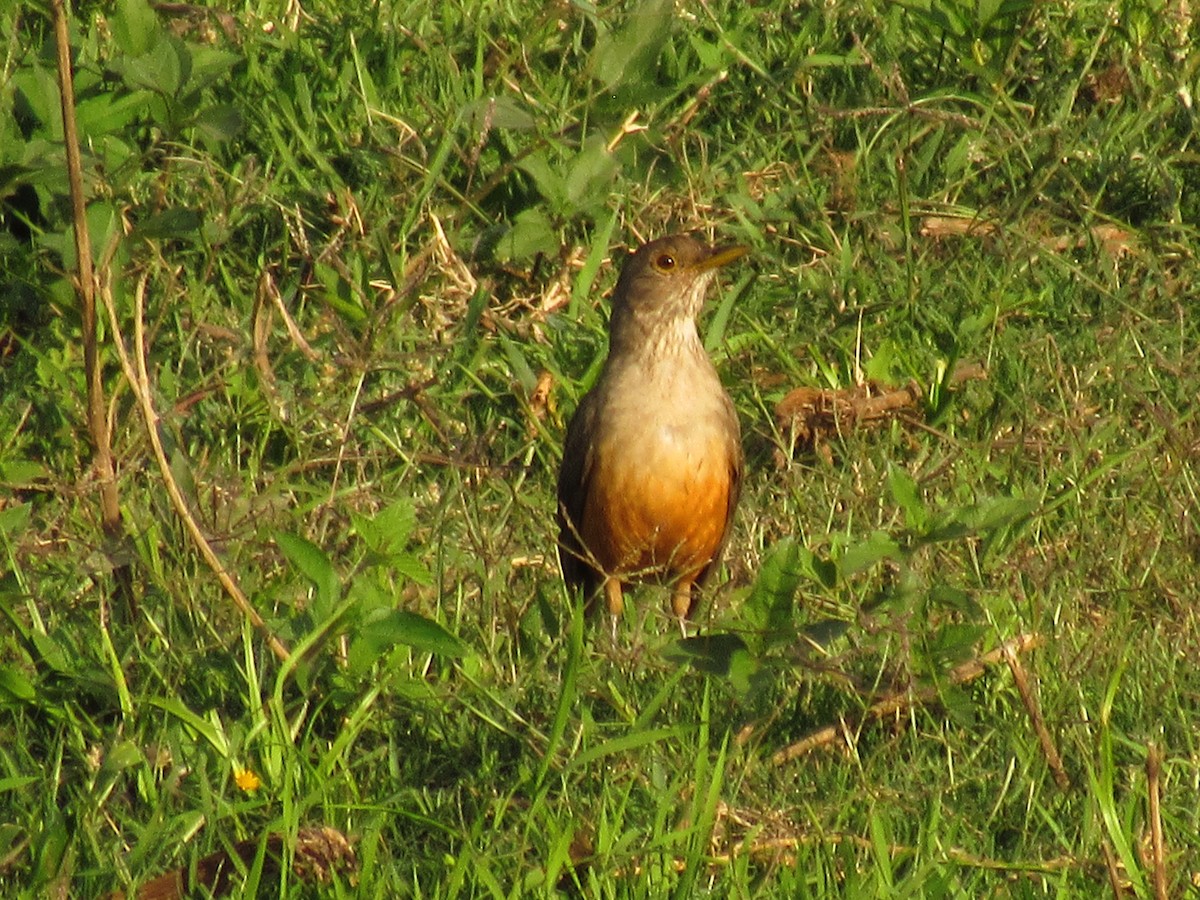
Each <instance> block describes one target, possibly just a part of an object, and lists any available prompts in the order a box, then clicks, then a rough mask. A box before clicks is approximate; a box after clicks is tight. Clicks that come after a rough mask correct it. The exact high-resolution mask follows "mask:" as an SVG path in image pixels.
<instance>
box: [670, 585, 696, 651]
mask: <svg viewBox="0 0 1200 900" xmlns="http://www.w3.org/2000/svg"><path fill="white" fill-rule="evenodd" d="M671 609H672V611H673V612H674V613H675V618H676V620H677V621H678V622H679V633H680V634H681V635H683V636H684V637H685V638H686V637H687V636H688V634H687V617H688V613H689V612H691V611H692V582H691V581H681V582H679V583H678V584H676V585H675V588H674V590H672V592H671Z"/></svg>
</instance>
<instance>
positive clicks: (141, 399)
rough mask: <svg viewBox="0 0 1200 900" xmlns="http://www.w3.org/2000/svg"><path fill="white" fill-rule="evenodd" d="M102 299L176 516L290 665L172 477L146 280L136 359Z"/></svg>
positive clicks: (138, 312)
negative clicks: (150, 345) (151, 353)
mask: <svg viewBox="0 0 1200 900" xmlns="http://www.w3.org/2000/svg"><path fill="white" fill-rule="evenodd" d="M102 295H103V297H104V304H105V306H106V307H107V309H108V318H109V322H110V324H111V326H112V332H113V345H114V346H115V347H116V348H117V354H118V355H119V356H120V358H121V368H122V369H123V370H124V372H125V378H126V379H127V380H128V381H129V385H130V387H131V388H132V389H133V393H134V395H135V396H136V397H137V400H138V405H139V407H140V408H141V411H142V419H143V421H144V423H145V425H146V434H147V436H148V437H149V439H150V446H151V447H152V448H153V450H154V458H155V460H156V461H157V462H158V469H159V473H160V474H161V475H162V479H163V484H164V486H165V487H166V489H167V495H168V496H169V497H170V498H171V505H172V506H173V507H175V513H176V514H177V515H178V516H179V518H180V520H181V521H182V522H183V526H184V529H185V530H186V531H187V533H188V537H190V538H191V540H192V543H193V544H194V545H195V546H196V549H197V550H199V551H200V555H201V556H202V557H203V558H204V561H205V563H207V564H208V567H209V568H210V569H212V571H213V573H214V574H215V575H216V576H217V580H218V581H219V582H220V583H221V587H223V588H224V589H225V593H226V594H228V595H229V598H230V599H231V600H232V601H233V604H234V606H236V607H237V608H238V610H239V611H240V612H241V613H242V615H243V616H245V617H246V618H247V619H249V621H250V623H251V624H252V625H253V626H254V627H255V628H256V629H257V630H258V632H259V634H261V635H262V637H263V639H264V640H265V641H266V642H267V646H269V647H270V648H271V651H272V652H273V653H274V654H275V656H276V657H278V658H279V660H280V661H281V662H283V661H286V660H287V659H288V658H289V656H290V655H291V654H290V653H289V652H288V649H287V647H285V646H284V645H283V643H282V642H281V641H280V640H279V638H277V637H275V635H274V634H273V633H272V632H271V630H270V629H269V628H268V627H267V623H266V622H265V621H263V618H262V616H260V615H259V614H258V611H257V610H256V609H254V607H253V606H251V605H250V601H249V599H248V598H247V597H246V595H245V594H244V593H243V592H242V589H241V588H240V587H239V586H238V583H237V582H236V581H235V580H234V579H233V576H232V575H230V574H229V572H228V571H227V570H226V569H225V566H224V565H223V564H222V563H221V559H220V557H218V556H217V553H216V551H215V550H213V548H212V544H210V543H209V542H208V539H207V538H206V537H205V536H204V533H203V532H202V531H201V530H200V526H199V525H198V524H197V523H196V519H195V517H193V516H192V513H191V510H189V509H188V505H187V501H186V500H185V499H184V496H183V492H182V491H181V490H180V489H179V484H178V483H177V482H176V481H175V477H174V476H173V475H172V474H171V465H170V462H169V460H168V459H167V454H166V452H165V451H164V450H163V446H162V440H161V439H160V438H159V435H158V413H157V412H156V411H155V409H154V400H153V398H152V394H151V390H150V376H149V375H148V373H147V371H146V335H145V325H144V322H143V318H144V316H143V311H144V307H145V298H146V276H145V275H143V276H142V277H141V278H139V279H138V283H137V288H136V289H135V291H134V314H133V357H132V358H131V357H130V354H129V352H128V350H126V348H125V340H124V338H122V337H121V329H120V322H119V321H118V320H117V310H116V304H115V303H113V298H112V291H111V290H109V289H108V288H107V286H106V287H105V290H103V291H102Z"/></svg>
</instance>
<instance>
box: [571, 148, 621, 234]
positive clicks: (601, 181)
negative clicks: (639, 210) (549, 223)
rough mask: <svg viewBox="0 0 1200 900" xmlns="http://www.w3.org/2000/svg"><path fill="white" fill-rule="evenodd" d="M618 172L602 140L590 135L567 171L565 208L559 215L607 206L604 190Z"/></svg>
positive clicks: (606, 196)
mask: <svg viewBox="0 0 1200 900" xmlns="http://www.w3.org/2000/svg"><path fill="white" fill-rule="evenodd" d="M618 168H619V166H618V165H617V161H616V160H615V159H613V155H612V154H611V153H609V152H608V146H607V144H606V142H605V139H604V136H603V135H600V134H593V135H591V136H590V137H589V138H588V139H587V140H586V141H585V142H584V145H583V149H582V150H581V151H580V153H579V155H578V156H576V157H575V159H574V160H572V161H571V167H570V169H569V170H568V171H567V178H566V184H565V185H564V188H565V191H566V199H567V201H568V203H569V208H568V209H565V210H564V211H563V212H564V213H566V214H567V215H572V214H576V213H578V212H586V211H588V210H591V209H593V208H595V207H603V206H604V205H605V204H606V203H607V202H608V189H609V186H610V185H611V184H612V181H613V178H614V177H615V176H616V174H617V170H618Z"/></svg>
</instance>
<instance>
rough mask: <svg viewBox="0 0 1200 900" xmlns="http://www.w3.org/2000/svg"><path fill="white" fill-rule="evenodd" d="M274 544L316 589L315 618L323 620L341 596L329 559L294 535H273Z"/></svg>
mask: <svg viewBox="0 0 1200 900" xmlns="http://www.w3.org/2000/svg"><path fill="white" fill-rule="evenodd" d="M275 543H276V544H278V545H279V549H280V550H281V551H282V552H283V555H284V556H286V557H287V558H288V561H289V562H291V564H292V565H293V566H295V567H296V568H297V569H298V570H299V572H300V574H301V575H303V576H304V577H305V578H307V579H308V580H309V581H311V582H312V583H313V585H314V586H315V587H316V589H317V599H318V601H319V608H318V609H317V610H316V614H317V618H318V619H321V618H324V616H325V615H328V614H329V612H330V611H332V609H333V607H334V605H335V604H336V603H337V600H338V597H339V596H340V595H341V583H340V581H339V580H338V577H337V573H336V572H335V571H334V569H333V566H332V565H331V564H330V562H329V557H328V556H326V555H325V553H324V551H322V550H321V548H320V547H318V546H317V545H316V544H313V543H312V542H310V541H307V540H305V539H304V538H302V537H298V536H297V535H294V534H287V533H284V532H280V533H279V534H277V535H275Z"/></svg>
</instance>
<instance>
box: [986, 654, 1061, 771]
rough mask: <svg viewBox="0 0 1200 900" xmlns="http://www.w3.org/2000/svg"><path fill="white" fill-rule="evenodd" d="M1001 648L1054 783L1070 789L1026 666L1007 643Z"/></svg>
mask: <svg viewBox="0 0 1200 900" xmlns="http://www.w3.org/2000/svg"><path fill="white" fill-rule="evenodd" d="M1000 649H1002V650H1003V651H1004V661H1005V662H1007V663H1008V669H1009V671H1010V672H1012V676H1013V681H1014V682H1015V683H1016V685H1017V693H1019V694H1020V695H1021V702H1022V703H1024V704H1025V712H1027V713H1028V714H1029V720H1030V721H1031V722H1032V723H1033V730H1034V732H1035V733H1036V734H1037V738H1038V743H1039V744H1041V746H1042V754H1043V755H1044V756H1045V757H1046V765H1048V766H1049V767H1050V771H1051V773H1052V774H1053V775H1054V783H1055V784H1057V785H1058V787H1059V790H1062V791H1068V790H1070V789H1071V779H1070V778H1069V777H1068V776H1067V770H1066V769H1065V768H1064V767H1063V761H1062V756H1060V755H1059V752H1058V747H1056V746H1055V744H1054V738H1053V737H1052V736H1051V734H1050V729H1049V728H1047V727H1046V719H1045V717H1043V716H1042V707H1041V704H1040V703H1038V699H1037V695H1036V694H1035V693H1034V691H1033V688H1032V687H1031V686H1030V684H1029V677H1028V676H1027V675H1026V674H1025V667H1024V666H1023V665H1022V664H1021V660H1020V659H1018V658H1017V654H1015V653H1014V652H1013V651H1012V649H1011V648H1010V647H1009V646H1008V645H1007V644H1005V645H1003V646H1002V647H1001V648H1000Z"/></svg>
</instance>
